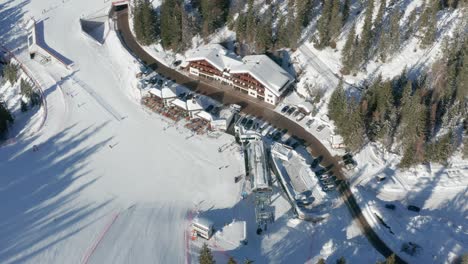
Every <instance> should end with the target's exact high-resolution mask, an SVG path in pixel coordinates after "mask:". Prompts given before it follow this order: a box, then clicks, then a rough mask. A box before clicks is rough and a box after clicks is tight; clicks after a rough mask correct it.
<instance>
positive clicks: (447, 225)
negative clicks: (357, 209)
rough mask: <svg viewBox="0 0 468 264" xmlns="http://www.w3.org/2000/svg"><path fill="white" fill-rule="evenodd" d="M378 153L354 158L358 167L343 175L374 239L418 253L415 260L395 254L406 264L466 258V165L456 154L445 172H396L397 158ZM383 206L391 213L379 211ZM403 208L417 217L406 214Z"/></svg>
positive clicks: (435, 168)
mask: <svg viewBox="0 0 468 264" xmlns="http://www.w3.org/2000/svg"><path fill="white" fill-rule="evenodd" d="M379 149H380V147H379V146H376V145H369V146H367V147H366V148H365V149H364V150H363V151H361V152H360V153H359V154H357V155H356V157H355V158H356V161H357V162H358V167H357V168H356V169H355V171H353V172H350V173H349V176H350V182H351V184H352V186H353V193H355V195H356V196H357V200H358V203H359V205H360V206H361V208H364V209H363V212H364V214H365V216H366V218H367V219H368V221H369V222H370V223H372V226H373V227H374V229H375V230H376V231H377V233H378V234H379V236H380V237H381V238H382V239H383V240H384V241H385V242H386V243H388V245H389V246H390V247H391V248H392V249H393V250H395V251H399V250H400V249H401V247H402V245H403V244H404V243H408V242H411V243H415V244H417V245H419V246H420V247H421V248H422V250H420V251H419V253H417V254H416V256H410V255H408V254H406V253H403V252H402V253H401V257H403V258H404V259H406V260H408V261H409V262H411V263H444V262H452V261H454V260H455V259H456V258H457V257H458V256H460V255H461V254H463V253H466V250H467V249H468V240H467V237H468V236H467V235H468V226H467V224H466V223H467V221H466V220H467V219H468V215H467V212H468V199H467V198H468V187H467V186H468V178H467V175H468V162H467V160H463V159H461V157H460V155H459V154H457V155H455V156H454V157H453V158H451V160H450V161H449V163H450V165H449V166H448V167H444V166H441V165H437V164H431V165H428V166H423V165H420V166H418V167H416V168H412V169H410V170H406V171H402V170H401V169H398V167H397V165H396V164H398V159H399V157H398V156H397V155H395V154H391V153H382V152H381V151H379ZM383 177H385V179H384V180H381V181H379V180H378V178H383ZM387 204H393V205H395V207H396V208H395V209H394V210H391V209H388V208H385V205H387ZM408 205H414V206H418V207H419V208H421V211H420V212H419V213H416V212H412V211H409V210H408V209H407V206H408ZM378 218H380V219H382V220H383V222H385V224H386V225H387V226H388V227H385V225H384V224H383V223H382V222H381V221H380V220H379V219H378Z"/></svg>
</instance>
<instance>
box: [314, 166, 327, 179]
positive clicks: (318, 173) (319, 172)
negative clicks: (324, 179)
mask: <svg viewBox="0 0 468 264" xmlns="http://www.w3.org/2000/svg"><path fill="white" fill-rule="evenodd" d="M325 172H327V171H326V169H325V168H321V169H319V170H318V171H316V172H315V175H317V177H320V176H322V175H323V174H325Z"/></svg>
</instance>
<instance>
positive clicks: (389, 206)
mask: <svg viewBox="0 0 468 264" xmlns="http://www.w3.org/2000/svg"><path fill="white" fill-rule="evenodd" d="M385 208H387V209H390V210H395V208H396V206H395V205H394V204H386V205H385Z"/></svg>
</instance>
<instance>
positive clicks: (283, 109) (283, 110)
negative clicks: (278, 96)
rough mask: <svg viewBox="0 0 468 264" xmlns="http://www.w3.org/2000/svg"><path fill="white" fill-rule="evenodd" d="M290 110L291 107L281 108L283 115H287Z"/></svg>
mask: <svg viewBox="0 0 468 264" xmlns="http://www.w3.org/2000/svg"><path fill="white" fill-rule="evenodd" d="M288 110H289V105H285V106H284V107H283V108H281V113H283V114H284V113H286V111H288Z"/></svg>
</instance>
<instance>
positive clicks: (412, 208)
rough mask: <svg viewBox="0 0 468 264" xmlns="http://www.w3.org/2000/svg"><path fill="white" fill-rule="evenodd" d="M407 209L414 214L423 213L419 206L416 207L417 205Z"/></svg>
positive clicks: (409, 206)
mask: <svg viewBox="0 0 468 264" xmlns="http://www.w3.org/2000/svg"><path fill="white" fill-rule="evenodd" d="M407 208H408V210H410V211H413V212H417V213H418V212H419V211H421V208H419V207H417V206H415V205H408V207H407Z"/></svg>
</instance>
